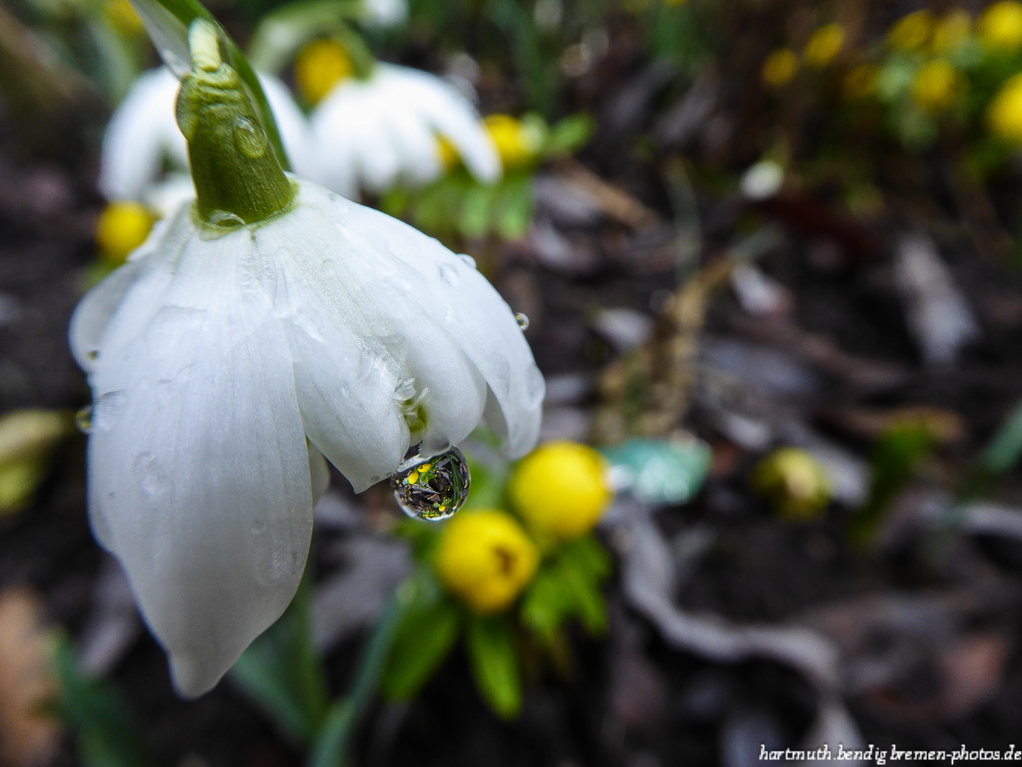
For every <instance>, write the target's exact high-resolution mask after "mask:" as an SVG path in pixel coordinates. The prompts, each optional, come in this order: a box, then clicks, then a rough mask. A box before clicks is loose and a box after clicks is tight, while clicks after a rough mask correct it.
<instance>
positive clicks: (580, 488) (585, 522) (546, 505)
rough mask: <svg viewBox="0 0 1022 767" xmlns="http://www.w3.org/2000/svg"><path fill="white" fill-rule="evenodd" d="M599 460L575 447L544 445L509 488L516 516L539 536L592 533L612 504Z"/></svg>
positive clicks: (593, 453)
mask: <svg viewBox="0 0 1022 767" xmlns="http://www.w3.org/2000/svg"><path fill="white" fill-rule="evenodd" d="M607 470H608V467H607V462H606V461H605V460H604V458H603V456H602V455H600V454H599V453H598V452H596V451H595V450H593V449H592V448H591V447H587V446H586V445H580V444H578V443H576V442H548V443H546V444H545V445H542V446H540V447H539V448H537V449H536V450H534V451H532V452H531V453H530V454H529V455H527V456H525V458H523V459H522V460H521V461H520V462H519V463H518V465H517V466H516V467H515V470H514V472H513V473H512V475H511V480H510V481H509V482H508V493H509V494H510V496H511V503H512V504H513V505H514V508H515V510H516V511H517V512H518V513H519V515H521V517H522V518H523V519H524V520H525V521H526V522H527V523H528V525H529V526H530V527H531V528H532V529H533V530H535V531H536V532H537V533H539V534H540V535H544V536H550V537H552V538H555V539H558V540H569V539H571V538H576V537H578V536H579V535H582V534H583V533H586V532H588V531H589V530H592V529H593V527H594V526H595V525H596V523H597V522H599V520H600V517H601V516H603V512H605V511H606V510H607V507H608V506H609V505H610V502H611V500H612V498H613V492H612V491H611V489H610V484H609V482H608V471H607Z"/></svg>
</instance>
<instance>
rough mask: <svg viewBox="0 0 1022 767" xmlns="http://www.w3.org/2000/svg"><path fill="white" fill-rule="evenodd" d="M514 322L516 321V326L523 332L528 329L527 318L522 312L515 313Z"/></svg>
mask: <svg viewBox="0 0 1022 767" xmlns="http://www.w3.org/2000/svg"><path fill="white" fill-rule="evenodd" d="M515 322H517V323H518V327H519V328H521V329H522V332H523V333H524V332H525V331H526V330H528V329H529V318H528V317H527V316H526V315H524V314H523V313H522V312H516V313H515Z"/></svg>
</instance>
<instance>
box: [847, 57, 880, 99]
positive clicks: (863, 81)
mask: <svg viewBox="0 0 1022 767" xmlns="http://www.w3.org/2000/svg"><path fill="white" fill-rule="evenodd" d="M876 85H877V68H876V67H875V66H873V65H872V64H859V66H857V67H855V68H853V69H852V70H851V71H850V72H849V73H848V74H847V75H845V80H844V92H845V97H846V98H849V99H864V98H867V97H868V96H872V95H873V92H874V91H875V90H876Z"/></svg>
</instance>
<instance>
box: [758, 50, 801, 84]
mask: <svg viewBox="0 0 1022 767" xmlns="http://www.w3.org/2000/svg"><path fill="white" fill-rule="evenodd" d="M797 71H798V56H796V55H795V52H794V51H793V50H791V49H790V48H778V49H777V50H776V51H774V52H773V53H771V54H770V55H769V56H767V57H766V60H765V61H764V62H763V71H762V75H763V82H765V83H766V84H767V85H770V86H773V87H774V88H780V87H782V86H785V85H787V84H788V83H790V82H791V81H792V79H793V78H794V77H795V73H796V72H797Z"/></svg>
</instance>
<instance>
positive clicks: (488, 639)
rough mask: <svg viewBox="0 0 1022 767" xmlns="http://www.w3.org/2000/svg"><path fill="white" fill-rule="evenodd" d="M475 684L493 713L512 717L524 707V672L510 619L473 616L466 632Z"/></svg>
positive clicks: (506, 717)
mask: <svg viewBox="0 0 1022 767" xmlns="http://www.w3.org/2000/svg"><path fill="white" fill-rule="evenodd" d="M465 645H466V650H468V660H469V665H470V666H471V668H472V676H473V677H474V678H475V682H476V687H478V688H479V692H480V694H481V695H482V696H483V700H485V701H486V703H487V704H488V705H489V706H490V708H491V709H493V711H494V713H496V714H497V715H498V716H500V717H503V718H504V719H513V718H514V717H516V716H518V713H519V712H520V711H521V709H522V683H521V672H520V670H519V667H518V650H517V648H516V647H515V641H514V635H513V631H512V627H511V622H510V621H509V620H508V619H507V618H506V617H496V618H493V617H484V616H479V615H473V616H471V617H470V619H469V621H468V626H467V630H466V632H465Z"/></svg>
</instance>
